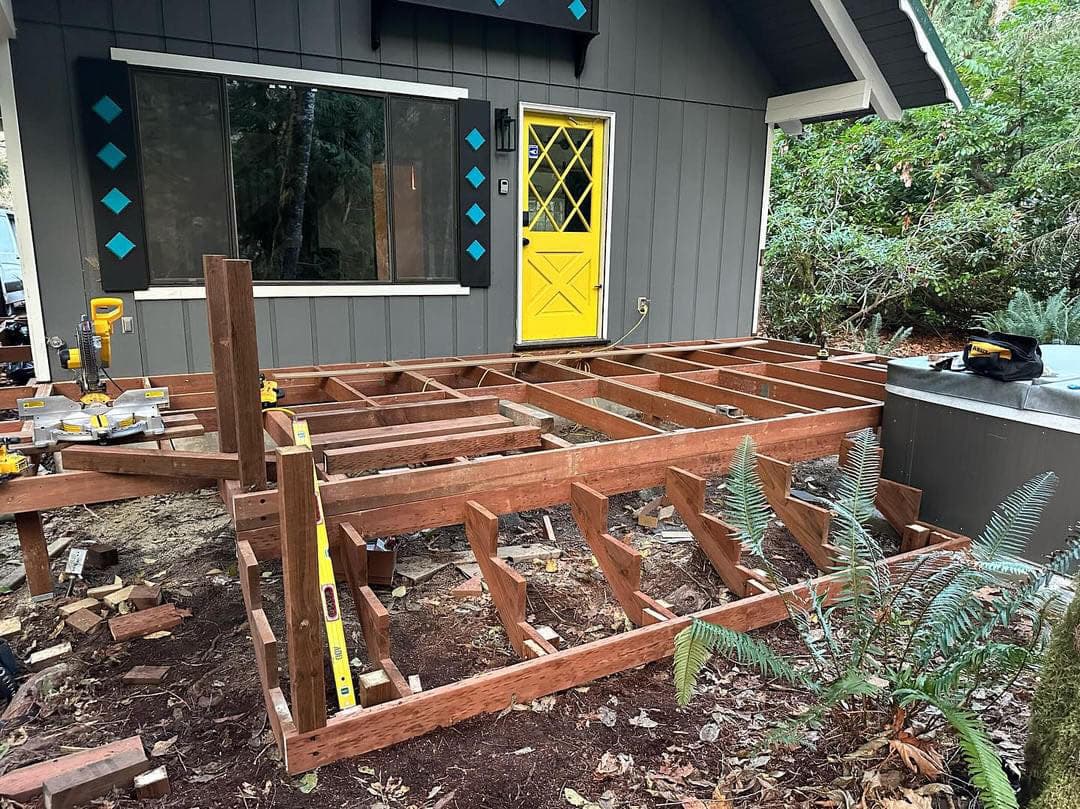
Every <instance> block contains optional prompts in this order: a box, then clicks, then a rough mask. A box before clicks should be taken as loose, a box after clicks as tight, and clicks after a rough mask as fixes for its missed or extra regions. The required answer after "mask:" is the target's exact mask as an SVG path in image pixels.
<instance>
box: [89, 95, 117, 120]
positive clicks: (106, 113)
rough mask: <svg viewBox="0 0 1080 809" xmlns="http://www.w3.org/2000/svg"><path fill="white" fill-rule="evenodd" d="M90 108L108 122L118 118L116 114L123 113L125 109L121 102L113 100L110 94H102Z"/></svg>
mask: <svg viewBox="0 0 1080 809" xmlns="http://www.w3.org/2000/svg"><path fill="white" fill-rule="evenodd" d="M90 109H92V110H93V111H94V112H96V113H97V116H98V118H100V119H101V120H102V121H104V122H105V123H107V124H111V123H112V122H113V121H115V120H116V116H117V115H119V114H120V113H122V112H123V111H124V110H123V109H122V108H121V106H120V105H119V104H117V103H116V102H115V101H113V100H112V99H111V98H109V97H108V96H102V97H101V98H99V99H98V100H97V103H96V104H94V106H92V107H91V108H90Z"/></svg>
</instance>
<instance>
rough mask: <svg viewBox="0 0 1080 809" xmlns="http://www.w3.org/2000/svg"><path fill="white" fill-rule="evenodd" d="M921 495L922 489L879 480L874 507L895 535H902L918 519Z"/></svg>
mask: <svg viewBox="0 0 1080 809" xmlns="http://www.w3.org/2000/svg"><path fill="white" fill-rule="evenodd" d="M922 495H923V493H922V489H916V488H915V487H914V486H905V485H904V484H903V483H897V482H896V481H894V480H888V479H887V478H879V479H878V487H877V499H876V501H875V505H876V506H877V509H878V511H880V512H881V513H882V515H883V516H884V517H885V519H886V521H887V522H888V523H889V525H891V526H892V527H893V528H894V529H895V530H896V533H898V534H901V535H903V533H904V529H905V528H906V527H907V526H908V525H910V524H911V523H913V522H916V521H917V520H918V519H919V509H920V507H921V505H922Z"/></svg>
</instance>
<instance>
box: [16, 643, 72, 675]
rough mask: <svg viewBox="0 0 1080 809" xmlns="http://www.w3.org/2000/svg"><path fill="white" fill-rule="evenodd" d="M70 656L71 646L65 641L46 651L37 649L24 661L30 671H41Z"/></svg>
mask: <svg viewBox="0 0 1080 809" xmlns="http://www.w3.org/2000/svg"><path fill="white" fill-rule="evenodd" d="M69 654H71V644H70V643H68V642H67V641H65V642H64V643H58V644H56V645H55V646H49V647H48V648H47V649H39V650H38V651H36V652H34V653H33V654H32V655H30V657H28V658H27V659H26V667H27V668H28V669H30V671H41V670H42V669H45V668H48V667H49V666H51V665H53V664H54V663H57V662H59V661H60V660H62V659H63V658H65V657H67V656H68V655H69Z"/></svg>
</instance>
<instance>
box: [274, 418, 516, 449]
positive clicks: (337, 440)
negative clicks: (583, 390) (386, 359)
mask: <svg viewBox="0 0 1080 809" xmlns="http://www.w3.org/2000/svg"><path fill="white" fill-rule="evenodd" d="M271 415H272V414H271ZM282 415H284V414H282ZM512 424H513V422H512V421H511V420H510V419H508V418H506V417H505V416H466V417H465V418H458V419H440V420H438V421H422V422H416V423H412V424H394V425H391V426H389V427H367V428H362V429H359V430H341V431H338V432H332V433H319V434H316V435H313V436H311V448H312V449H314V450H316V451H319V450H328V449H338V448H340V447H363V446H367V445H369V444H382V443H385V442H387V441H408V440H410V439H418V438H436V437H438V436H443V435H458V434H461V433H474V432H479V431H483V430H493V429H497V428H499V427H510V426H511V425H512ZM288 443H292V442H291V441H290V442H288Z"/></svg>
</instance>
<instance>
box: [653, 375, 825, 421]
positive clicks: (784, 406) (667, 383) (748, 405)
mask: <svg viewBox="0 0 1080 809" xmlns="http://www.w3.org/2000/svg"><path fill="white" fill-rule="evenodd" d="M695 373H696V372H695ZM660 389H661V390H663V391H667V392H668V393H674V394H675V395H676V396H682V397H683V398H685V399H694V400H695V401H698V402H705V403H707V404H711V405H733V406H735V407H738V408H739V409H740V410H742V411H744V412H745V413H747V414H748V415H750V416H752V417H753V418H756V419H771V418H777V417H780V416H788V415H791V414H792V413H813V412H814V409H813V408H810V407H802V406H800V405H795V404H791V403H790V402H782V401H777V400H776V399H770V398H768V397H766V396H756V395H754V394H752V393H746V392H744V391H740V390H733V389H732V388H728V387H722V386H720V385H716V384H712V383H711V382H704V381H701V380H699V379H689V378H686V377H682V376H662V377H660Z"/></svg>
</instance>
